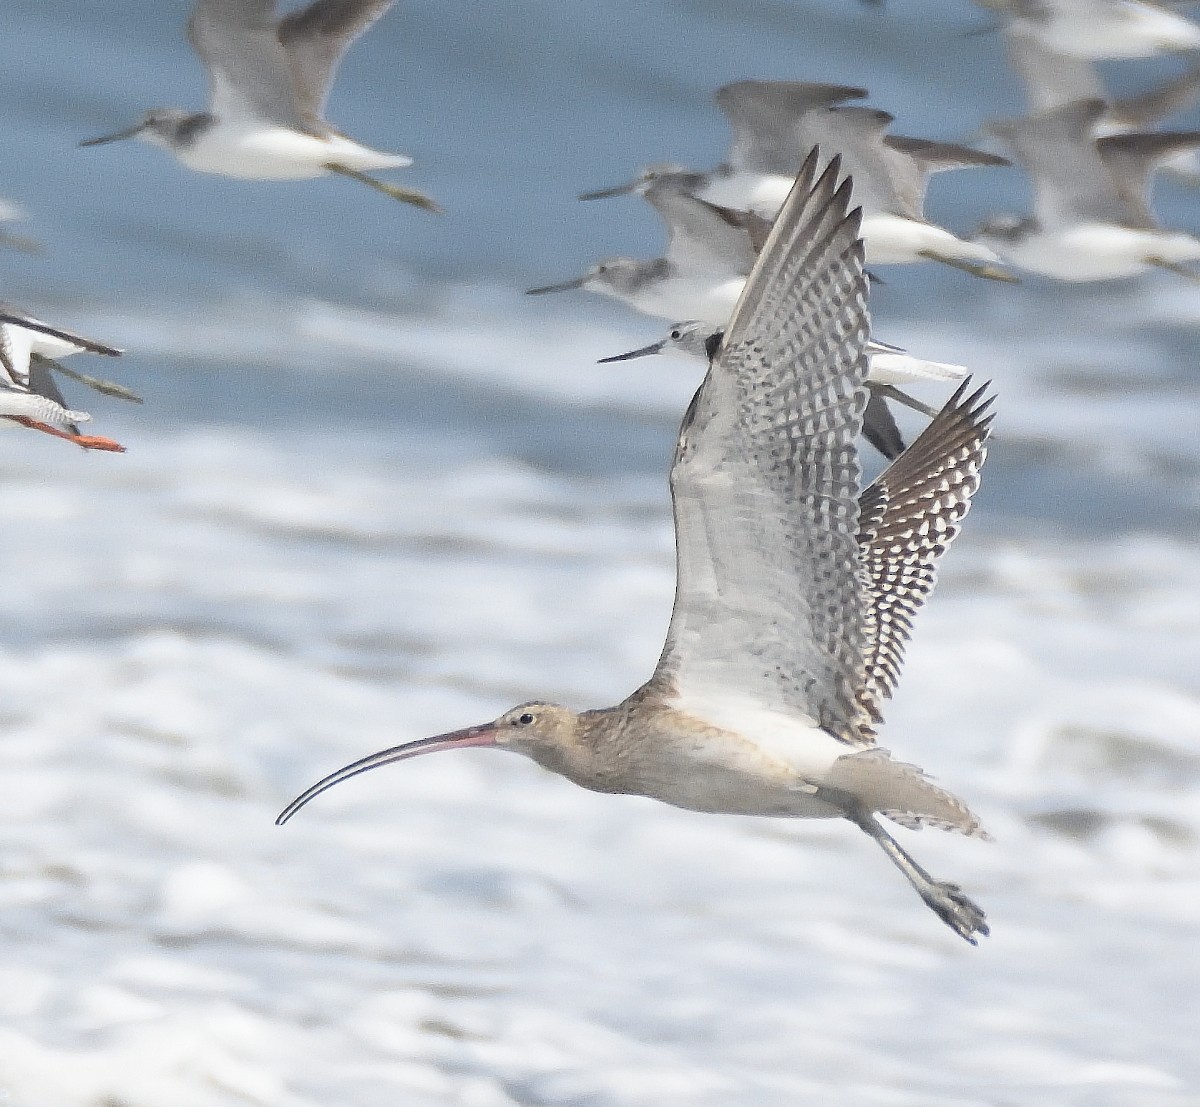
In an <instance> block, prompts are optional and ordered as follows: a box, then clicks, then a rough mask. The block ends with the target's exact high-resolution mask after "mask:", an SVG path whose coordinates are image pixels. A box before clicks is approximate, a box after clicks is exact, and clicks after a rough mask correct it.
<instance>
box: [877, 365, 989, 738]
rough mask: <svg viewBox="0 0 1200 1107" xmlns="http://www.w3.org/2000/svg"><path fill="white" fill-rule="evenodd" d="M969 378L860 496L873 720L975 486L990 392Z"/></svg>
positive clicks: (891, 687) (889, 690) (879, 715)
mask: <svg viewBox="0 0 1200 1107" xmlns="http://www.w3.org/2000/svg"><path fill="white" fill-rule="evenodd" d="M970 383H971V380H970V378H969V377H968V378H967V379H966V380H964V381H963V382H962V384H961V385H960V386H959V388H958V391H957V392H955V393H954V395H953V396H951V397H950V399H949V400H948V401H947V402H946V405H945V406H944V407H943V408H942V410H941V411H939V412H938V413H937V415H935V416H934V418H933V421H932V422H931V423H930V424H929V425H928V426H927V427H926V428H925V429H924V430H923V431H922V432H921V433H920V434H919V435H918V436H917V437H916V438H915V439H914V440H913V443H912V445H911V446H909V447H908V449H907V450H905V451H904V453H902V454H901V455H900V456H899V457H898V458H896V460H895V461H893V462H892V463H891V465H889V466H888V467H887V469H886V470H884V472H883V473H881V474H880V475H879V477H878V478H877V479H876V480H875V481H873V482H872V483H871V484H870V485H869V486H868V487H867V488H865V489H864V490H863V493H862V495H861V496H860V497H859V527H860V531H859V543H860V546H861V549H862V559H863V565H864V567H865V569H866V575H867V594H868V595H867V604H866V607H865V609H864V611H863V628H862V641H863V656H864V659H865V677H864V681H863V685H862V688H861V691H860V693H859V700H860V702H861V703H862V705H863V707H864V708H865V709H866V710H867V712H868V713H869V714H870V716H871V718H872V720H873V721H875V722H880V721H882V718H883V716H882V709H881V701H882V700H884V699H886V698H889V697H890V696H891V694H892V692H893V691H894V690H895V688H896V682H897V680H898V679H899V677H900V666H901V664H902V663H903V661H904V650H905V647H906V646H907V645H908V640H909V636H910V634H911V633H912V624H913V619H914V618H915V617H916V614H917V611H918V610H920V608H921V606H922V605H923V604H924V603H925V601H926V600H927V599H929V596H930V594H931V593H932V592H933V587H934V584H935V582H936V580H937V563H938V561H939V560H940V559H941V557H942V555H943V554H944V553H945V552H946V549H947V547H948V546H949V545H950V543H951V542H953V541H954V539H955V538H956V537H957V535H958V532H959V529H960V527H961V526H962V521H963V518H964V517H965V516H966V514H967V511H968V510H969V509H970V507H971V498H972V497H973V496H974V495H975V492H976V491H977V490H978V488H979V472H980V469H981V468H982V466H983V462H984V458H985V457H986V456H987V449H986V448H985V445H984V443H985V442H986V441H987V437H988V434H989V433H990V430H991V423H992V415H991V414H990V413H989V409H990V408H991V406H992V401H993V399H994V397H992V396H988V395H987V390H988V387H989V386H988V385H986V384H985V385H984V386H983V387H982V388H979V389H977V390H976V391H974V392H971V393H970V394H968V387H969V385H970Z"/></svg>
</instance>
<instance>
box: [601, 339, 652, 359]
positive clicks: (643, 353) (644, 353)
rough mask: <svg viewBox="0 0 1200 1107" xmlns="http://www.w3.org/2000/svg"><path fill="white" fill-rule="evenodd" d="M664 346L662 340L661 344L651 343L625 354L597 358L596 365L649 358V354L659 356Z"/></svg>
mask: <svg viewBox="0 0 1200 1107" xmlns="http://www.w3.org/2000/svg"><path fill="white" fill-rule="evenodd" d="M666 344H667V340H666V339H665V338H664V339H663V340H662V341H661V342H651V343H650V345H649V346H643V347H641V349H638V350H630V351H629V353H627V354H613V356H612V357H602V358H598V359H597V361H596V364H597V365H604V364H606V363H607V362H610V361H629V359H630V358H635V357H649V356H650V355H651V354H661V353H662V351H663V347H664V346H665V345H666Z"/></svg>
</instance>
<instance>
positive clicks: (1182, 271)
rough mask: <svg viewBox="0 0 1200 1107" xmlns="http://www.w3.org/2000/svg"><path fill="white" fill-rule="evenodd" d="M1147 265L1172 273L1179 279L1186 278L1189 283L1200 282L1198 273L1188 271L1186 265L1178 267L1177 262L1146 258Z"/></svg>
mask: <svg viewBox="0 0 1200 1107" xmlns="http://www.w3.org/2000/svg"><path fill="white" fill-rule="evenodd" d="M1146 264H1147V265H1153V266H1155V267H1157V268H1158V269H1165V270H1166V271H1167V272H1168V273H1174V274H1176V275H1177V276H1180V277H1187V279H1188V280H1189V281H1192V282H1200V273H1197V272H1195V271H1194V270H1191V269H1189V268H1188V267H1187V266H1186V265H1180V264H1179V262H1177V261H1168V260H1167V259H1166V258H1153V257H1151V258H1146Z"/></svg>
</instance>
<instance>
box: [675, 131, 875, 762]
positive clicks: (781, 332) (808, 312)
mask: <svg viewBox="0 0 1200 1107" xmlns="http://www.w3.org/2000/svg"><path fill="white" fill-rule="evenodd" d="M817 158H818V154H817V152H816V151H815V150H814V151H813V153H812V154H811V155H810V156H809V158H808V160H807V161H806V162H805V163H804V166H803V168H802V169H801V171H800V174H799V176H798V177H797V179H796V184H795V186H794V187H793V189H792V191H791V193H790V194H789V196H788V199H787V201H786V202H785V203H784V205H783V208H782V210H781V211H780V214H779V217H778V218H777V219H776V221H775V225H774V227H773V229H772V231H771V234H770V236H769V238H768V240H767V243H766V246H765V247H764V249H763V252H762V254H761V255H760V257H759V260H758V263H757V264H756V266H755V267H754V270H753V272H752V273H751V275H750V277H749V279H748V280H747V282H746V287H745V290H744V291H743V293H742V296H741V299H740V300H739V301H738V305H737V307H736V308H735V309H734V313H733V318H732V320H731V321H730V324H729V328H728V330H727V331H726V334H725V338H724V340H723V341H722V344H721V346H720V348H719V349H718V351H717V353H716V355H715V357H714V358H713V360H712V362H711V364H710V366H709V370H708V374H707V375H706V376H705V378H704V383H703V384H702V385H701V386H700V389H699V391H698V392H697V393H696V395H695V397H694V398H693V400H692V403H691V406H690V407H689V408H688V411H687V414H686V415H685V416H684V421H683V426H682V428H681V430H680V434H679V442H678V444H677V446H676V451H675V461H674V465H673V466H672V469H671V492H672V496H673V499H674V506H675V540H676V551H677V552H676V559H677V572H678V580H677V586H676V594H675V608H674V612H673V614H672V617H671V627H670V630H669V632H668V635H667V643H666V646H665V647H664V649H663V655H662V657H661V659H660V661H659V667H658V670H657V672H656V674H655V680H656V681H657V682H658V683H659V685H660V686H661V687H663V688H665V689H669V690H670V692H671V693H673V695H674V698H675V700H676V702H677V703H679V704H680V706H682V707H683V708H684V709H686V710H689V711H694V712H696V713H697V714H698V715H700V716H701V717H703V716H704V714H705V704H706V703H708V704H710V705H717V708H714V709H718V708H719V706H721V705H725V706H727V705H729V704H730V703H731V702H732V703H737V702H742V703H745V704H746V705H747V706H748V707H749V708H751V709H753V710H755V711H759V712H767V713H770V714H772V715H775V716H777V717H778V716H784V717H789V718H790V719H792V720H811V721H813V722H816V723H819V724H820V725H821V726H823V727H825V728H826V729H828V730H829V731H830V733H832V734H834V735H835V736H837V737H838V738H840V739H842V740H844V741H846V742H848V743H853V744H856V745H858V744H865V743H869V742H870V740H871V738H870V736H869V733H864V724H865V722H866V716H865V712H864V711H863V710H862V708H861V706H860V705H859V704H858V702H857V698H856V690H857V689H858V688H859V687H860V686H861V684H862V673H863V639H862V626H863V607H864V598H865V597H864V589H863V579H864V578H863V576H862V571H861V559H860V553H859V547H858V530H859V525H858V501H857V494H858V484H859V476H860V468H859V457H858V448H857V446H856V439H857V437H858V435H859V432H860V430H861V427H862V416H863V409H864V408H865V406H866V402H867V389H866V385H865V381H866V377H867V357H866V352H865V350H866V342H867V335H868V332H869V329H870V326H869V319H868V316H867V279H866V274H865V273H864V270H863V249H862V243H861V242H860V241H859V237H858V228H859V218H860V217H859V213H858V211H854V212H848V211H847V207H848V202H849V198H850V188H851V186H850V182H849V181H848V180H843V181H841V183H840V184H839V182H838V176H839V172H840V165H839V162H838V161H837V159H836V158H835V159H834V160H833V161H832V162H831V163H830V164H829V166H828V168H826V170H825V172H824V173H822V174H821V176H820V178H819V179H817V180H815V182H814V178H815V177H816V166H817Z"/></svg>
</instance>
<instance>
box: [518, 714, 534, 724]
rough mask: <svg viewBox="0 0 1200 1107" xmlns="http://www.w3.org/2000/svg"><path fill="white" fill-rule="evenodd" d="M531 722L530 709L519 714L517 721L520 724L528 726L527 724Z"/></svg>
mask: <svg viewBox="0 0 1200 1107" xmlns="http://www.w3.org/2000/svg"><path fill="white" fill-rule="evenodd" d="M532 722H533V712H532V711H526V712H524V713H523V714H522V715H521V717H520V718H519V719H518V720H517V723H518V724H519V725H520V726H529V724H530V723H532Z"/></svg>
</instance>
